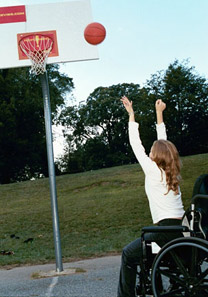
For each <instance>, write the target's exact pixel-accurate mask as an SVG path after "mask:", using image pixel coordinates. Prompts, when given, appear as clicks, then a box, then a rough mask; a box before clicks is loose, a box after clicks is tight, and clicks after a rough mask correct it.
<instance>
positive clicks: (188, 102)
mask: <svg viewBox="0 0 208 297" xmlns="http://www.w3.org/2000/svg"><path fill="white" fill-rule="evenodd" d="M123 95H126V96H127V97H129V99H130V100H132V101H133V106H134V110H135V114H136V121H138V122H139V124H140V135H141V139H142V143H143V145H144V147H145V149H146V152H147V153H148V152H149V151H150V148H151V146H152V143H153V141H154V140H155V139H156V132H155V123H156V116H155V101H156V100H157V99H159V98H162V99H163V101H164V102H166V103H167V109H166V110H165V112H164V119H165V123H166V126H167V130H168V138H169V139H170V140H171V141H172V142H173V143H175V145H176V147H177V148H178V150H179V153H180V154H181V155H191V154H199V153H206V152H207V149H208V138H207V137H206V135H207V130H208V121H207V118H208V83H207V81H206V79H205V78H203V77H200V76H199V75H198V74H197V73H196V71H195V69H194V67H189V66H188V62H187V61H184V62H182V63H179V62H178V61H177V60H176V61H175V62H174V63H172V64H170V65H169V67H168V69H167V70H166V71H160V72H157V73H156V74H154V75H152V76H151V79H150V80H149V81H147V83H146V85H145V87H143V88H141V87H140V86H139V85H137V84H118V85H113V86H110V87H108V88H107V87H106V88H104V87H99V88H97V89H96V90H95V91H94V92H93V93H92V94H90V96H89V97H88V99H87V102H86V104H83V103H82V104H80V105H79V106H75V107H70V108H68V109H65V110H64V111H63V112H62V114H61V116H60V118H59V120H60V122H61V123H62V124H63V125H65V127H67V129H66V132H65V133H66V136H67V137H68V140H67V143H68V148H67V149H66V153H65V155H64V157H63V158H62V159H61V160H60V167H62V169H63V170H64V171H66V172H80V171H85V170H90V169H97V168H104V167H111V166H115V165H122V164H129V163H133V162H135V157H134V156H133V154H132V150H131V148H130V146H129V140H128V126H127V125H128V124H127V122H128V115H127V113H126V111H125V110H124V108H123V106H122V104H121V103H120V98H121V97H122V96H123ZM67 130H68V131H67ZM72 134H73V136H72Z"/></svg>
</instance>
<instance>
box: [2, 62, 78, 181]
mask: <svg viewBox="0 0 208 297" xmlns="http://www.w3.org/2000/svg"><path fill="white" fill-rule="evenodd" d="M48 77H49V87H50V97H51V109H52V118H53V121H54V122H55V121H56V119H57V113H58V108H60V107H63V106H65V98H66V94H67V93H68V92H70V91H71V90H72V88H73V83H72V79H70V78H68V77H67V76H66V75H65V74H61V73H59V66H58V65H52V66H48ZM42 97H43V96H42V90H41V83H40V79H39V77H37V76H33V75H31V74H30V72H29V69H28V68H21V69H18V68H16V69H6V70H0V183H9V182H13V181H21V180H27V179H30V178H32V177H39V176H41V175H44V176H47V174H48V171H47V154H46V141H45V123H44V111H43V99H42Z"/></svg>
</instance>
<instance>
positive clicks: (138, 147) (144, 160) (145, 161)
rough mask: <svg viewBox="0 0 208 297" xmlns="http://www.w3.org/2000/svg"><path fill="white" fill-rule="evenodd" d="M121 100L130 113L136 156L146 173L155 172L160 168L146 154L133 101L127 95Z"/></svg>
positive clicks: (130, 137)
mask: <svg viewBox="0 0 208 297" xmlns="http://www.w3.org/2000/svg"><path fill="white" fill-rule="evenodd" d="M121 101H122V103H123V105H124V107H125V109H126V111H127V112H128V114H129V124H128V127H129V141H130V144H131V147H132V149H133V151H134V154H135V157H136V158H137V160H138V162H139V163H140V165H141V167H142V169H143V171H144V173H145V174H146V173H147V172H148V173H154V172H155V170H156V171H157V170H158V167H157V165H156V163H155V162H153V161H152V160H151V159H150V158H149V157H148V156H147V154H146V152H145V149H144V147H143V145H142V142H141V139H140V134H139V129H138V128H139V124H138V123H136V122H135V119H134V110H133V106H132V101H129V99H128V98H127V97H126V96H123V97H122V98H121Z"/></svg>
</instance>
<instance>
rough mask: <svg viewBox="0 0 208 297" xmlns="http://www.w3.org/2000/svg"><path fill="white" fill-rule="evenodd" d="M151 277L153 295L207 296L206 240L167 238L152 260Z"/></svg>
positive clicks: (207, 259) (207, 243) (163, 296)
mask: <svg viewBox="0 0 208 297" xmlns="http://www.w3.org/2000/svg"><path fill="white" fill-rule="evenodd" d="M158 278H160V279H161V281H162V288H161V284H158V281H157V280H158ZM151 279H152V290H153V294H154V296H155V297H158V296H161V297H168V296H170V297H179V296H180V297H181V296H185V297H191V296H195V297H205V296H208V242H207V241H205V240H204V239H200V238H194V237H187V238H178V239H175V240H173V241H171V242H169V243H168V244H166V245H165V246H164V247H163V248H162V249H161V250H160V252H159V253H158V255H157V256H156V258H155V260H154V262H153V266H152V274H151Z"/></svg>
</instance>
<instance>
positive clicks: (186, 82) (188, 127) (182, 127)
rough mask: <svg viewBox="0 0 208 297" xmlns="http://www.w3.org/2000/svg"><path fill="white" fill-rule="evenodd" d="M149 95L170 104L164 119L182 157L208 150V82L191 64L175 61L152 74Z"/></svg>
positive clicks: (148, 87) (170, 137) (148, 83)
mask: <svg viewBox="0 0 208 297" xmlns="http://www.w3.org/2000/svg"><path fill="white" fill-rule="evenodd" d="M146 87H147V89H148V90H149V92H148V94H149V96H152V97H153V98H154V99H156V98H158V97H160V98H162V99H163V100H164V101H165V102H167V104H168V108H167V110H166V112H165V120H166V124H167V128H168V137H169V139H170V140H171V141H172V142H173V143H175V145H176V146H177V148H178V150H179V152H180V154H181V155H183V156H184V155H191V154H200V153H206V152H207V151H208V138H207V130H208V120H207V119H208V83H207V81H206V79H205V78H204V77H201V76H199V74H198V73H197V72H196V70H195V68H194V67H190V66H189V65H188V61H183V62H182V63H180V62H179V61H178V60H176V61H175V62H174V63H172V64H170V65H169V67H168V69H167V70H166V71H163V72H159V73H157V74H156V75H153V76H152V78H151V80H150V81H148V82H147V85H146Z"/></svg>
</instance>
